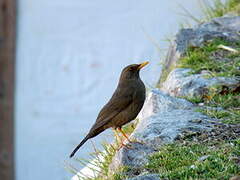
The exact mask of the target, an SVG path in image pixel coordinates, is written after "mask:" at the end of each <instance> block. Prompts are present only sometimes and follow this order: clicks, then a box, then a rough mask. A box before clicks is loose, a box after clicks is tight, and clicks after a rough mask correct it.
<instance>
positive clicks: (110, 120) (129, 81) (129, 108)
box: [70, 61, 149, 158]
mask: <svg viewBox="0 0 240 180" xmlns="http://www.w3.org/2000/svg"><path fill="white" fill-rule="evenodd" d="M148 63H149V62H147V61H146V62H143V63H141V64H131V65H129V66H127V67H125V68H124V69H123V70H122V72H121V76H120V79H119V82H118V85H117V88H116V90H115V92H114V93H113V95H112V97H111V99H110V100H109V101H108V103H107V104H106V105H105V106H104V107H103V108H102V110H101V111H100V112H99V114H98V116H97V119H96V122H95V123H94V125H93V126H92V128H91V129H90V131H89V133H88V134H87V136H86V137H85V138H84V139H83V140H82V141H81V142H80V144H79V145H78V146H77V147H76V148H75V149H74V150H73V152H72V153H71V155H70V158H71V157H73V156H74V154H75V153H76V152H77V151H78V149H79V148H80V147H81V146H82V145H83V144H84V143H85V142H86V141H87V140H89V139H91V138H93V137H95V136H97V135H98V134H100V133H102V132H103V131H104V130H106V129H108V128H113V129H115V130H119V131H120V132H121V133H122V134H123V136H124V137H126V138H127V139H128V140H129V138H128V137H127V135H126V134H125V133H124V132H123V131H122V129H121V127H122V126H123V125H125V124H127V123H129V122H130V121H132V120H134V119H135V118H136V117H137V115H138V113H139V112H140V110H141V109H142V107H143V104H144V101H145V97H146V95H145V94H146V90H145V86H144V83H143V82H142V80H141V79H140V76H139V71H140V69H142V68H143V67H144V66H146V65H147V64H148Z"/></svg>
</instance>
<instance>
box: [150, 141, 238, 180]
mask: <svg viewBox="0 0 240 180" xmlns="http://www.w3.org/2000/svg"><path fill="white" fill-rule="evenodd" d="M203 156H205V157H206V159H205V160H200V158H201V157H203ZM239 157H240V140H239V139H238V140H235V141H233V142H231V143H229V142H224V143H223V144H220V145H219V146H209V145H207V144H203V143H192V144H188V145H184V144H182V143H174V144H169V145H165V146H164V147H162V148H161V150H160V151H159V152H157V153H155V154H154V155H152V156H150V158H149V162H148V164H147V165H146V169H147V170H148V171H150V172H153V173H159V174H160V177H161V178H167V179H191V178H192V179H213V178H214V179H229V177H231V176H233V175H235V174H237V173H239V172H240V167H239V165H238V164H237V163H236V162H234V160H232V159H234V158H239Z"/></svg>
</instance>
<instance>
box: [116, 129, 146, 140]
mask: <svg viewBox="0 0 240 180" xmlns="http://www.w3.org/2000/svg"><path fill="white" fill-rule="evenodd" d="M118 130H119V131H120V132H121V133H122V135H123V136H124V137H125V138H126V139H127V140H128V142H130V143H139V144H143V143H142V142H139V141H137V140H136V139H134V140H130V139H129V137H128V136H127V135H126V134H125V133H124V132H123V130H122V129H121V128H118Z"/></svg>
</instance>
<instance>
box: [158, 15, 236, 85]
mask: <svg viewBox="0 0 240 180" xmlns="http://www.w3.org/2000/svg"><path fill="white" fill-rule="evenodd" d="M239 32H240V16H235V17H220V18H214V19H212V20H211V21H210V22H206V23H202V24H200V25H198V26H196V27H195V28H187V29H181V30H180V31H179V32H178V33H177V35H176V37H175V40H174V41H173V43H172V44H171V45H170V47H169V50H168V53H167V57H166V59H165V65H164V67H163V69H164V71H166V72H170V70H171V67H174V66H175V65H176V63H177V61H178V60H179V59H180V58H181V57H182V56H183V55H184V54H185V52H186V50H187V48H188V47H191V46H192V47H201V46H202V45H203V43H204V42H208V41H210V40H213V39H215V38H222V39H225V40H228V41H232V42H237V41H239V40H240V34H239ZM161 78H163V77H161ZM161 78H160V80H159V82H162V80H161Z"/></svg>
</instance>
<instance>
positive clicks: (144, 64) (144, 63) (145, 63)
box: [138, 61, 149, 69]
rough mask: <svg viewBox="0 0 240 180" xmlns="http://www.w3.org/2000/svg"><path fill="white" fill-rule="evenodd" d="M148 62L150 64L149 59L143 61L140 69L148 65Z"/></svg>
mask: <svg viewBox="0 0 240 180" xmlns="http://www.w3.org/2000/svg"><path fill="white" fill-rule="evenodd" d="M147 64H149V62H148V61H145V62H143V63H141V64H140V65H139V66H138V69H142V68H143V67H144V66H146V65H147Z"/></svg>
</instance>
